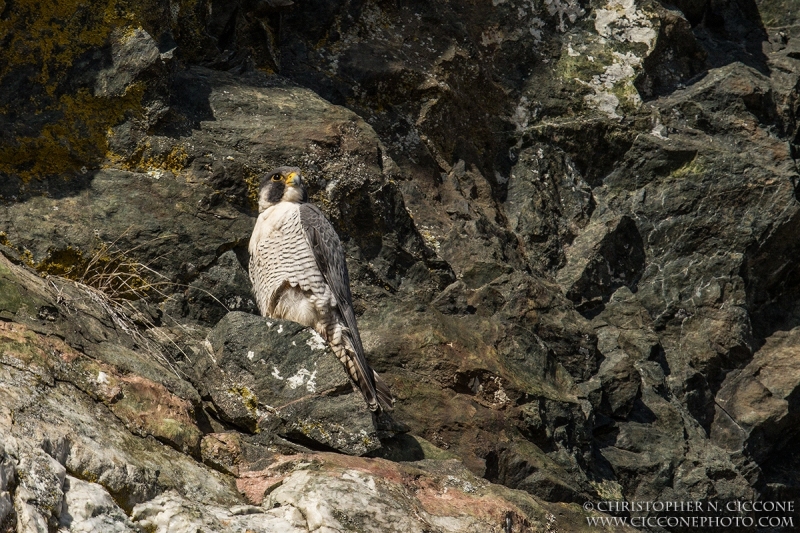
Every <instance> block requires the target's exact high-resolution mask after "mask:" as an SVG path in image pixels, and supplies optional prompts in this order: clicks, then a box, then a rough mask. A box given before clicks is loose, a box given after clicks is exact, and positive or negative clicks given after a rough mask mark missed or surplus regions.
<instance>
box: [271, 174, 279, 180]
mask: <svg viewBox="0 0 800 533" xmlns="http://www.w3.org/2000/svg"><path fill="white" fill-rule="evenodd" d="M272 181H281V175H280V174H274V175H273V176H272Z"/></svg>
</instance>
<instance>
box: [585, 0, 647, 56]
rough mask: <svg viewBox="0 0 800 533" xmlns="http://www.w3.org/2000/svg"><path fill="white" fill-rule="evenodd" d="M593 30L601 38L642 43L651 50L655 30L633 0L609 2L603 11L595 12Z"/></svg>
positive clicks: (611, 0) (600, 9)
mask: <svg viewBox="0 0 800 533" xmlns="http://www.w3.org/2000/svg"><path fill="white" fill-rule="evenodd" d="M594 28H595V30H597V33H599V34H600V35H601V36H602V37H605V38H606V39H614V40H616V41H620V42H630V43H644V44H646V45H647V50H648V53H649V52H650V51H651V50H652V49H653V46H654V43H655V40H656V30H655V29H654V28H653V23H652V22H651V21H650V19H649V18H648V17H647V15H646V14H645V13H644V12H643V11H642V10H641V9H638V8H637V7H636V4H635V3H634V0H610V1H609V2H608V3H607V4H606V7H605V9H603V8H599V9H597V10H596V11H595V20H594Z"/></svg>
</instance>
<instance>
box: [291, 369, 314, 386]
mask: <svg viewBox="0 0 800 533" xmlns="http://www.w3.org/2000/svg"><path fill="white" fill-rule="evenodd" d="M316 380H317V371H316V370H314V371H313V372H310V371H309V370H307V369H305V368H301V369H300V370H298V371H297V373H296V374H295V375H294V376H292V377H290V378H287V380H286V383H287V384H288V385H289V388H290V389H296V388H298V387H302V386H303V385H304V384H305V387H306V390H307V391H308V392H317V381H316Z"/></svg>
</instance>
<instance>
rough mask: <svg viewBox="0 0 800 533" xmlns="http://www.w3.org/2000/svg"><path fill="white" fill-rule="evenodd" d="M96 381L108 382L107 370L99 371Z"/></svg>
mask: <svg viewBox="0 0 800 533" xmlns="http://www.w3.org/2000/svg"><path fill="white" fill-rule="evenodd" d="M95 381H97V383H100V384H101V385H102V384H106V383H108V374H106V373H105V372H98V373H97V379H96V380H95Z"/></svg>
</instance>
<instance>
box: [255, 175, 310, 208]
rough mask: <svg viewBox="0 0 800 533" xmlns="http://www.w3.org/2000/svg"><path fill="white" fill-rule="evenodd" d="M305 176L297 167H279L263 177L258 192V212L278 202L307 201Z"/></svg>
mask: <svg viewBox="0 0 800 533" xmlns="http://www.w3.org/2000/svg"><path fill="white" fill-rule="evenodd" d="M307 201H308V193H307V192H306V187H305V184H304V183H303V176H302V173H301V172H300V169H299V168H297V167H278V168H276V169H275V170H273V171H272V172H270V173H268V174H265V175H264V176H263V177H262V178H261V190H260V192H259V193H258V212H259V213H261V212H262V211H264V210H266V209H267V208H269V207H272V206H273V205H275V204H277V203H278V202H307Z"/></svg>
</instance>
